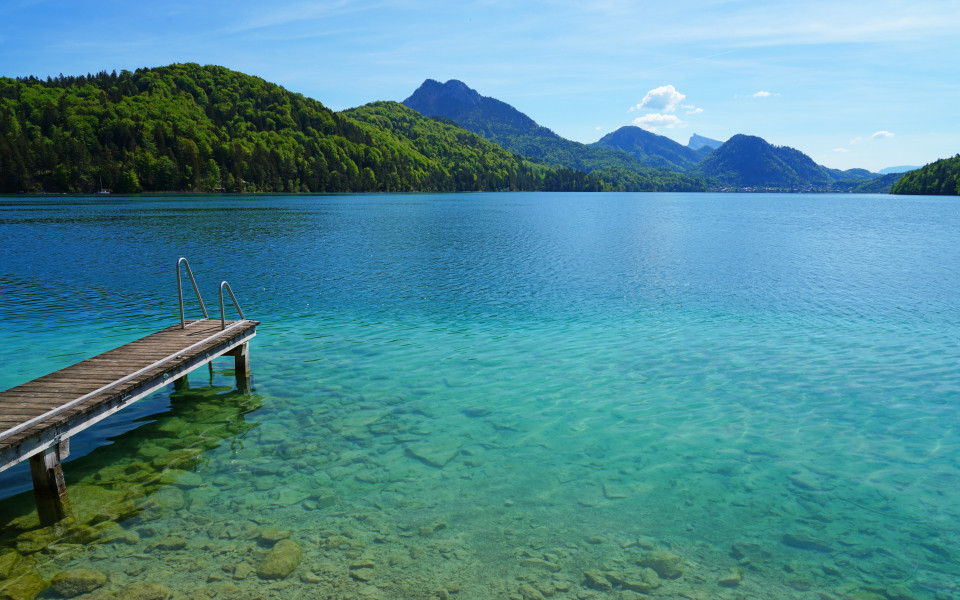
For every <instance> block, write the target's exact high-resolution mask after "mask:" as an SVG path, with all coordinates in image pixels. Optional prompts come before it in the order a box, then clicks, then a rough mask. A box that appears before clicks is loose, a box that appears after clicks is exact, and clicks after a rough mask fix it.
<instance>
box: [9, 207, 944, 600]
mask: <svg viewBox="0 0 960 600" xmlns="http://www.w3.org/2000/svg"><path fill="white" fill-rule="evenodd" d="M180 256H186V257H187V258H188V259H189V260H190V265H191V267H192V269H193V272H194V274H195V275H196V277H197V281H198V283H199V285H200V290H201V293H202V294H204V299H205V301H206V303H207V306H208V308H210V309H211V317H212V318H218V317H219V315H218V314H217V313H218V308H217V306H216V304H217V295H216V294H217V288H218V285H219V283H220V281H221V280H227V281H229V283H230V285H231V287H232V289H233V290H234V292H235V293H236V295H237V298H238V300H239V302H240V305H241V307H242V308H243V310H244V312H245V313H246V316H247V317H248V318H252V319H257V320H260V321H262V324H261V325H260V327H259V328H258V335H257V337H256V338H255V339H254V340H253V342H252V343H251V370H252V374H253V384H254V390H253V393H252V394H249V395H243V394H239V393H237V392H236V391H235V390H233V389H232V386H233V378H232V375H231V373H230V372H229V368H232V367H231V363H230V361H227V362H223V363H220V362H218V363H217V365H216V372H215V373H214V376H213V378H212V379H211V378H210V376H209V375H208V373H207V371H206V369H201V370H198V371H195V372H194V373H192V374H191V376H190V384H191V389H190V390H189V391H185V392H176V393H175V392H174V391H173V389H172V387H171V388H170V389H167V390H164V391H162V392H160V393H157V394H155V395H153V396H152V397H150V398H148V399H146V400H143V401H141V402H139V403H137V404H136V405H134V406H132V407H130V408H128V409H126V410H124V411H121V413H119V414H117V415H114V416H113V417H111V418H110V419H108V420H106V421H104V422H103V423H101V424H99V425H98V426H97V427H94V428H92V429H90V430H88V431H87V432H85V433H84V434H82V435H79V436H77V437H76V438H74V439H73V440H72V444H71V452H72V455H71V457H70V459H69V461H68V462H66V463H65V466H64V471H65V474H66V478H67V483H68V492H69V493H70V496H71V500H72V502H73V504H74V510H75V512H76V513H77V517H78V518H77V522H76V523H75V524H73V525H71V526H70V527H67V528H60V529H58V530H56V531H55V530H53V529H47V530H43V529H38V528H37V522H36V517H35V511H34V508H33V499H32V492H31V487H30V478H29V471H28V470H27V469H26V468H25V466H24V465H20V466H18V467H17V468H15V469H11V470H9V471H7V472H5V473H3V474H0V589H2V588H4V586H6V589H7V593H9V590H10V589H13V586H26V587H28V588H29V587H30V586H33V588H35V589H41V588H42V586H43V585H44V584H45V582H47V581H49V580H50V579H52V578H53V577H54V576H55V575H57V574H58V573H60V572H63V571H67V570H71V569H91V570H94V571H95V572H96V573H97V575H96V576H89V577H92V580H93V581H95V583H91V584H89V585H90V586H91V587H89V588H87V587H83V586H82V585H81V584H76V585H78V586H80V587H78V588H76V589H83V590H87V589H90V590H93V589H94V588H96V589H95V591H93V592H92V594H90V595H89V596H80V597H82V598H85V597H90V598H94V597H101V596H102V595H103V594H106V593H114V592H119V593H120V595H119V596H118V597H121V598H124V597H130V598H132V597H148V596H149V597H166V595H169V594H171V593H172V594H174V597H178V598H210V597H216V598H225V597H229V598H250V599H253V598H285V599H286V598H371V599H376V598H382V599H388V598H424V599H426V598H431V599H437V598H440V599H445V598H454V599H460V600H465V599H473V598H477V599H479V598H518V599H523V600H537V599H540V598H552V599H556V600H572V599H580V600H585V599H591V598H596V599H605V598H623V599H627V600H629V599H635V598H643V597H646V596H651V597H654V598H657V597H661V598H689V599H694V600H696V599H701V598H702V599H707V598H723V599H730V600H733V599H734V598H766V599H770V598H774V599H781V598H784V599H785V598H809V599H811V600H814V599H816V600H829V599H836V600H841V599H858V600H883V599H886V600H909V599H911V598H915V599H930V600H946V599H948V598H956V597H960V583H958V582H960V566H958V564H960V563H958V561H957V558H958V557H960V502H958V492H960V414H958V402H960V346H958V342H960V303H958V298H960V204H958V203H957V202H956V199H955V198H944V197H893V196H874V195H787V194H616V193H606V194H575V193H570V194H557V193H529V194H528V193H489V194H487V193H479V194H424V195H418V194H408V195H335V196H282V195H278V196H162V197H159V196H157V197H149V196H148V197H119V196H111V197H109V198H80V197H65V198H35V197H0V314H2V315H3V317H2V321H0V330H2V333H3V347H2V349H0V363H2V364H3V366H4V368H3V369H2V370H0V389H6V388H9V387H12V386H14V385H17V384H20V383H23V382H26V381H28V380H31V379H33V378H35V377H39V376H41V375H44V374H46V373H49V372H51V371H53V370H56V369H59V368H62V367H65V366H67V365H70V364H72V363H74V362H77V361H79V360H82V359H84V358H88V357H90V356H93V355H95V354H98V353H100V352H103V351H106V350H108V349H110V348H113V347H115V346H117V345H120V344H122V343H126V342H128V341H132V340H134V339H137V338H139V337H141V336H143V335H146V334H148V333H152V332H153V331H156V330H159V329H161V328H163V327H166V326H169V325H171V324H173V323H175V322H177V320H178V318H179V313H178V309H177V295H176V282H175V279H174V277H175V274H174V266H175V264H176V261H177V258H178V257H180ZM186 310H187V316H188V318H189V317H197V316H199V315H200V311H199V308H198V305H197V304H196V302H195V300H194V299H193V298H192V297H191V296H189V295H188V296H186ZM231 310H232V308H231V307H230V306H229V304H228V310H227V316H228V318H231V315H232V314H234V313H232V312H231ZM12 548H15V549H16V554H14V553H13V551H12V550H11V549H12ZM285 561H286V563H285ZM276 564H280V565H281V567H280V571H281V572H280V573H274V572H271V568H272V567H275V566H276ZM283 564H287V565H288V566H291V567H295V568H294V569H293V571H292V572H290V573H289V574H286V573H285V572H284V571H287V569H286V568H283V566H282V565H283ZM5 565H7V566H5ZM4 570H6V572H4ZM103 576H105V577H106V580H105V583H104V580H103ZM4 577H5V578H6V579H5V580H4V579H3V578H4ZM75 578H76V577H75ZM98 578H99V579H98ZM71 581H72V580H71ZM146 584H151V585H152V586H153V587H150V586H146ZM137 586H140V587H137ZM144 586H146V587H144ZM131 590H132V591H131ZM145 590H146V591H145ZM53 593H54V592H52V591H47V592H43V595H42V596H41V597H47V596H50V597H53V596H52V595H51V594H53ZM137 594H140V596H137ZM150 594H153V595H150ZM98 595H99V596H98Z"/></svg>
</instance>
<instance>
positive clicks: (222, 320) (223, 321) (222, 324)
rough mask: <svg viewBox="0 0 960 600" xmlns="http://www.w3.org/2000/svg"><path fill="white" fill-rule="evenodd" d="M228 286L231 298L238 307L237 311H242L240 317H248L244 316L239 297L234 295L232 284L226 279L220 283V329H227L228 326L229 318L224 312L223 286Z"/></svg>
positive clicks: (235, 306)
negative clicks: (238, 301)
mask: <svg viewBox="0 0 960 600" xmlns="http://www.w3.org/2000/svg"><path fill="white" fill-rule="evenodd" d="M224 286H226V288H227V292H228V293H229V294H230V298H231V299H232V300H233V306H234V308H236V309H237V312H238V313H240V319H246V317H245V316H243V310H242V309H241V308H240V305H239V304H237V297H236V296H234V295H233V290H231V289H230V284H229V283H227V282H226V281H223V282H221V283H220V329H225V328H226V327H227V320H226V317H225V316H224V314H223V288H224Z"/></svg>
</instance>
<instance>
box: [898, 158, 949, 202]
mask: <svg viewBox="0 0 960 600" xmlns="http://www.w3.org/2000/svg"><path fill="white" fill-rule="evenodd" d="M890 193H891V194H922V195H942V196H956V195H960V154H958V155H956V156H954V157H953V158H942V159H940V160H938V161H937V162H934V163H930V164H929V165H927V166H925V167H920V168H919V169H917V170H916V171H910V172H909V173H905V174H904V175H903V177H901V178H900V180H899V181H897V183H895V184H894V185H893V189H891V190H890Z"/></svg>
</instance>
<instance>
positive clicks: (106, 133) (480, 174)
mask: <svg viewBox="0 0 960 600" xmlns="http://www.w3.org/2000/svg"><path fill="white" fill-rule="evenodd" d="M395 108H396V107H394V109H395ZM370 110H373V109H370ZM384 110H385V112H384V113H383V114H381V116H383V117H384V118H386V119H387V120H388V121H389V119H390V118H391V116H397V117H399V118H402V119H403V120H404V122H405V123H406V129H404V128H403V127H399V128H397V127H393V126H389V127H386V126H372V125H371V122H370V119H368V118H367V116H368V114H367V113H363V112H362V111H360V112H355V113H354V114H355V115H356V116H357V117H358V118H362V119H363V120H362V121H361V120H355V119H354V118H351V117H350V116H347V115H345V114H338V113H334V112H333V111H331V110H329V109H327V108H326V107H324V106H323V105H322V104H321V103H320V102H317V101H316V100H312V99H309V98H306V97H304V96H302V95H300V94H295V93H292V92H289V91H287V90H285V89H283V88H282V87H280V86H278V85H275V84H272V83H268V82H266V81H264V80H263V79H260V78H257V77H251V76H248V75H244V74H242V73H238V72H235V71H231V70H229V69H226V68H223V67H216V66H203V67H202V66H200V65H197V64H192V63H188V64H177V65H171V66H167V67H159V68H152V69H138V70H137V71H135V72H129V71H123V72H121V73H119V74H117V73H116V72H113V73H109V74H108V73H105V72H104V73H99V74H97V75H88V76H81V77H63V76H61V77H58V78H56V79H48V80H46V81H42V80H39V79H36V78H26V79H17V80H14V79H10V78H0V192H4V193H17V192H91V191H94V190H95V189H97V187H98V186H99V185H101V182H102V186H103V187H104V188H107V189H111V190H113V191H115V192H138V191H214V190H225V191H257V192H345V191H354V192H362V191H414V190H428V191H465V190H496V189H527V190H539V189H563V190H581V189H584V190H586V189H600V188H601V187H602V184H600V183H599V180H598V179H597V178H596V177H587V176H586V175H584V174H583V173H576V172H574V171H572V170H569V169H557V168H546V167H543V166H539V165H531V164H530V163H527V162H524V161H522V160H521V159H519V158H518V157H517V156H515V155H513V154H511V153H509V152H507V151H505V150H503V149H502V148H499V147H497V146H495V145H493V144H490V143H489V142H487V141H485V140H483V139H482V138H480V137H478V136H476V135H474V134H471V133H469V132H467V131H465V130H463V129H460V128H459V127H455V126H454V125H452V124H449V123H441V122H439V121H436V120H431V119H426V118H424V117H421V116H419V115H416V114H415V113H413V112H412V111H408V112H409V113H410V114H406V115H400V114H398V113H397V111H396V110H387V109H384ZM358 111H359V109H358ZM414 121H416V123H414ZM381 125H382V124H381ZM411 132H413V133H415V134H416V137H415V138H408V137H405V136H406V134H409V133H411Z"/></svg>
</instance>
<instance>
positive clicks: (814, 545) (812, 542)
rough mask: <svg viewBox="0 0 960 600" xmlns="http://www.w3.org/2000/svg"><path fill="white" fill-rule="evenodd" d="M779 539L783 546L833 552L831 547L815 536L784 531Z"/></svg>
mask: <svg viewBox="0 0 960 600" xmlns="http://www.w3.org/2000/svg"><path fill="white" fill-rule="evenodd" d="M780 541H781V542H782V543H783V544H784V545H785V546H790V547H791V548H797V549H799V550H813V551H815V552H833V547H831V546H830V545H829V544H827V543H826V542H822V541H820V540H818V539H816V538H812V537H810V536H806V535H802V534H794V533H785V534H784V535H783V536H782V537H781V538H780Z"/></svg>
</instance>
